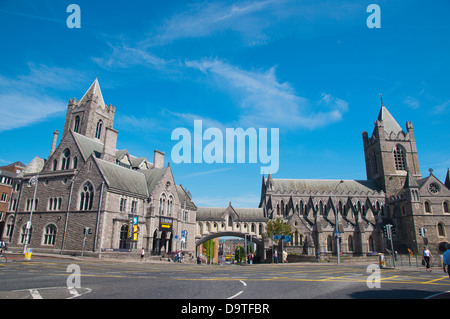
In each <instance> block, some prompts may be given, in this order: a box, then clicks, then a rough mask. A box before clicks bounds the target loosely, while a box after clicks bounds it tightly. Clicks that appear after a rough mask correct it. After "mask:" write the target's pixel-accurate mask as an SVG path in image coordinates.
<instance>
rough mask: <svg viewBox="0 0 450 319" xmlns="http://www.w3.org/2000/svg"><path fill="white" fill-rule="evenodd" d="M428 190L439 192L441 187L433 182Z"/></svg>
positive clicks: (433, 192) (434, 192)
mask: <svg viewBox="0 0 450 319" xmlns="http://www.w3.org/2000/svg"><path fill="white" fill-rule="evenodd" d="M428 190H429V191H430V193H432V194H437V193H438V192H439V191H440V187H439V185H438V184H436V183H431V184H430V185H429V186H428Z"/></svg>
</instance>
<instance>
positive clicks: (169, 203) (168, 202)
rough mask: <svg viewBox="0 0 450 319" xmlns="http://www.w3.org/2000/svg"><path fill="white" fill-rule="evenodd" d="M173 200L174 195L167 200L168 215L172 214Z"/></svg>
mask: <svg viewBox="0 0 450 319" xmlns="http://www.w3.org/2000/svg"><path fill="white" fill-rule="evenodd" d="M172 202H173V198H172V196H170V197H169V199H168V200H167V216H172Z"/></svg>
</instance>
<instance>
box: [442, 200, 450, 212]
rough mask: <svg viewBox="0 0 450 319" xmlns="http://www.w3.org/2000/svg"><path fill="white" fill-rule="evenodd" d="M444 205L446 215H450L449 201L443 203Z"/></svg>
mask: <svg viewBox="0 0 450 319" xmlns="http://www.w3.org/2000/svg"><path fill="white" fill-rule="evenodd" d="M442 205H443V208H444V213H450V204H449V203H448V202H447V201H445V202H443V203H442Z"/></svg>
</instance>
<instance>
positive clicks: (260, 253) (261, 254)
mask: <svg viewBox="0 0 450 319" xmlns="http://www.w3.org/2000/svg"><path fill="white" fill-rule="evenodd" d="M245 235H248V234H246V233H241V232H234V231H225V232H215V233H210V234H206V235H204V236H203V237H201V238H199V239H197V241H196V242H195V248H196V249H195V250H196V251H197V247H198V246H199V245H201V244H203V243H204V242H207V241H208V240H210V239H214V238H217V237H240V238H245ZM251 241H252V242H253V243H255V244H256V250H255V256H256V257H257V258H258V261H259V262H261V263H262V262H264V258H265V250H264V240H261V239H258V238H256V237H255V236H254V235H253V236H252V237H251Z"/></svg>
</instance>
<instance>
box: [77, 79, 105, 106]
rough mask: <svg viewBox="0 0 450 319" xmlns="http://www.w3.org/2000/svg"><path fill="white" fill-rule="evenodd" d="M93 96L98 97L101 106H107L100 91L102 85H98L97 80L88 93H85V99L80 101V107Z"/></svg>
mask: <svg viewBox="0 0 450 319" xmlns="http://www.w3.org/2000/svg"><path fill="white" fill-rule="evenodd" d="M91 95H92V97H94V96H97V97H98V103H99V104H100V105H101V106H105V101H104V100H103V95H102V91H101V90H100V84H99V83H98V79H95V81H94V82H93V83H92V84H91V86H90V87H89V89H88V90H87V91H86V93H84V95H83V97H82V98H81V100H80V101H79V104H80V105H83V104H85V103H86V102H87V100H88V98H89V97H90V96H91Z"/></svg>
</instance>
